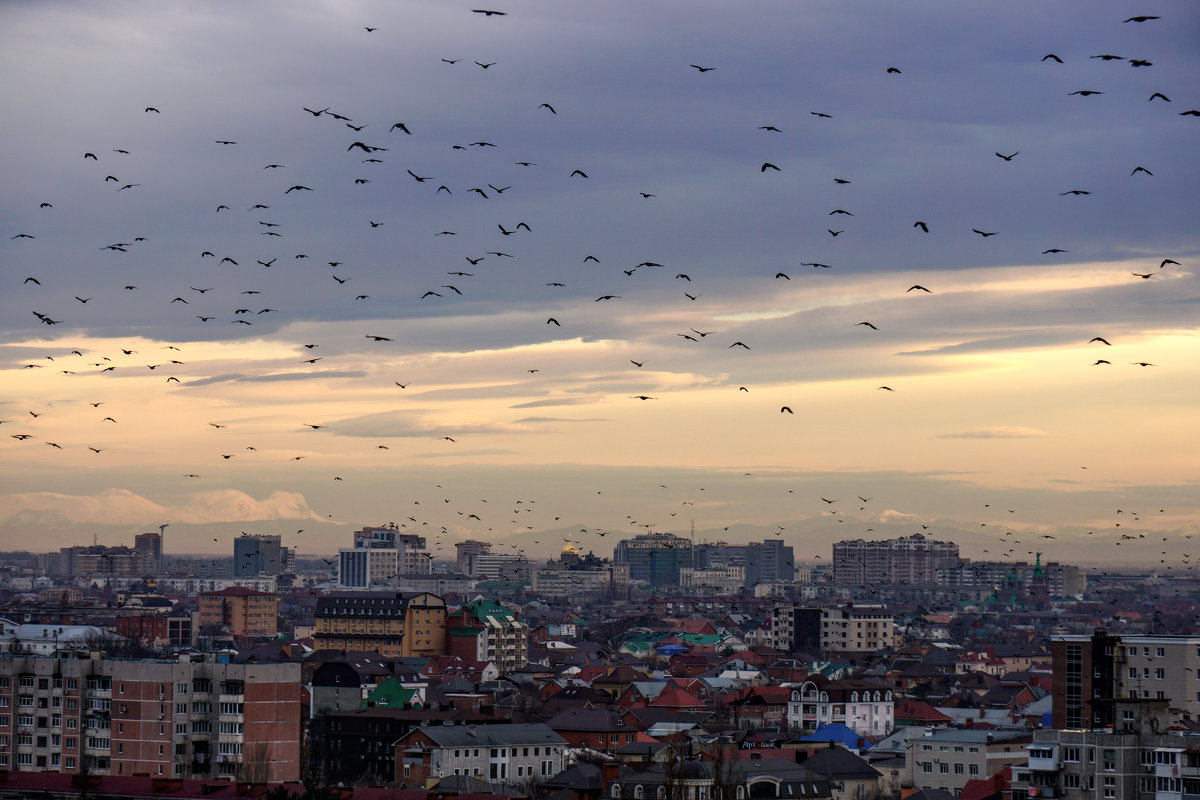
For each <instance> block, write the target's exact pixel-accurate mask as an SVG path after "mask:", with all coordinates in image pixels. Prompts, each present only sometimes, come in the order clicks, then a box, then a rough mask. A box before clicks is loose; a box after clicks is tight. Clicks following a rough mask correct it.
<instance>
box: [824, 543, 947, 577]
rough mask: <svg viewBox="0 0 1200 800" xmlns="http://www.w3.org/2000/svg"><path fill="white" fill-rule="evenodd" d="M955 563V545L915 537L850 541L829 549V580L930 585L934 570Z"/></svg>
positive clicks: (934, 575) (935, 572) (836, 544)
mask: <svg viewBox="0 0 1200 800" xmlns="http://www.w3.org/2000/svg"><path fill="white" fill-rule="evenodd" d="M957 559H958V545H957V544H955V543H954V542H940V541H937V540H936V539H926V538H925V537H924V536H922V535H921V534H919V533H914V534H913V535H912V536H903V537H901V538H899V539H884V540H876V541H865V540H863V539H853V540H847V541H842V542H836V543H834V545H833V579H834V581H835V582H837V583H850V584H858V585H862V586H869V585H878V584H897V583H907V584H923V583H933V582H934V578H935V577H936V574H937V568H938V567H939V566H941V565H942V564H944V563H946V562H952V561H956V560H957Z"/></svg>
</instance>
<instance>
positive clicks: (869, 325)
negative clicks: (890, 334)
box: [854, 322, 879, 331]
mask: <svg viewBox="0 0 1200 800" xmlns="http://www.w3.org/2000/svg"><path fill="white" fill-rule="evenodd" d="M854 324H855V325H856V326H857V325H866V326H867V327H868V328H870V329H871V330H873V331H877V330H879V328H876V327H875V326H874V325H872V324H871V323H869V322H856V323H854Z"/></svg>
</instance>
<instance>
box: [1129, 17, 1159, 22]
mask: <svg viewBox="0 0 1200 800" xmlns="http://www.w3.org/2000/svg"><path fill="white" fill-rule="evenodd" d="M1152 19H1162V17H1151V16H1140V17H1130V18H1129V19H1127V20H1124V21H1125V22H1149V21H1150V20H1152Z"/></svg>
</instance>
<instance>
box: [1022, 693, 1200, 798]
mask: <svg viewBox="0 0 1200 800" xmlns="http://www.w3.org/2000/svg"><path fill="white" fill-rule="evenodd" d="M1116 711H1117V717H1118V719H1119V720H1120V721H1119V722H1118V724H1117V725H1116V726H1115V727H1113V728H1097V729H1093V730H1054V729H1049V728H1047V729H1043V730H1038V731H1034V732H1033V741H1032V742H1031V743H1030V744H1029V745H1027V747H1026V751H1027V760H1026V762H1025V763H1024V764H1022V765H1019V766H1015V767H1014V768H1013V781H1012V797H1013V798H1014V800H1025V798H1063V800H1092V798H1106V800H1180V798H1181V797H1184V798H1186V797H1190V796H1195V795H1200V735H1197V734H1195V733H1192V732H1183V731H1167V727H1168V725H1167V722H1166V720H1167V709H1166V703H1165V702H1163V701H1161V700H1124V701H1117V709H1116ZM1160 731H1161V732H1160Z"/></svg>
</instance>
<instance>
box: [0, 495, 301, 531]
mask: <svg viewBox="0 0 1200 800" xmlns="http://www.w3.org/2000/svg"><path fill="white" fill-rule="evenodd" d="M0 508H3V509H4V511H3V512H0V513H2V516H0V522H5V521H8V520H10V519H13V518H14V517H17V516H18V515H20V516H22V517H24V518H28V517H29V516H30V515H33V516H35V517H36V518H39V519H42V520H46V521H48V522H49V521H51V520H53V521H57V522H67V523H70V524H96V525H161V524H162V523H164V522H167V523H171V522H178V523H183V524H205V523H213V522H259V521H263V520H283V519H302V520H314V521H323V520H322V518H321V517H320V516H319V515H317V514H316V513H315V512H314V511H313V510H312V509H310V508H309V507H308V502H307V501H306V500H305V499H304V496H303V495H302V494H299V493H297V492H280V491H277V492H273V493H272V494H271V495H270V496H269V497H267V498H266V499H265V500H255V499H254V498H253V497H251V496H250V495H248V494H246V493H245V492H240V491H237V490H235V489H225V490H220V491H215V492H204V493H201V494H196V495H193V496H192V497H191V499H189V500H187V501H185V502H184V503H183V504H182V505H179V506H175V507H171V506H165V505H162V504H160V503H156V502H154V501H153V500H150V499H147V498H145V497H142V496H141V495H138V494H135V493H133V492H131V491H129V490H128V489H105V490H103V491H101V492H98V493H97V494H94V495H91V496H86V495H67V494H59V493H57V492H30V493H27V494H10V495H5V496H2V497H0Z"/></svg>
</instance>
